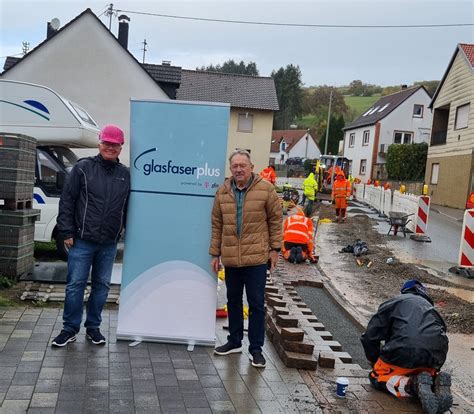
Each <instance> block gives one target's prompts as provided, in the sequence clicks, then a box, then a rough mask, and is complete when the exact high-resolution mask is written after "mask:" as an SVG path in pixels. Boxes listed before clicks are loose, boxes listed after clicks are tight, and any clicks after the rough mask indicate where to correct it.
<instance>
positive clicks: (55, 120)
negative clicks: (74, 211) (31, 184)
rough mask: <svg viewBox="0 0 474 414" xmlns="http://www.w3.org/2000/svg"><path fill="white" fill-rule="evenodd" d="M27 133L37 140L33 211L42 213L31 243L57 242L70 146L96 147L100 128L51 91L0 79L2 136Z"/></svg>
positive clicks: (72, 159) (74, 158)
mask: <svg viewBox="0 0 474 414" xmlns="http://www.w3.org/2000/svg"><path fill="white" fill-rule="evenodd" d="M2 132H3V133H15V134H23V135H28V136H30V137H33V138H36V140H37V151H36V154H37V157H36V171H35V188H34V202H33V204H34V205H33V207H34V208H37V209H39V210H41V217H40V219H39V220H38V221H37V222H36V225H35V241H45V242H49V241H51V240H56V246H57V248H58V253H59V254H60V255H61V256H62V257H63V258H64V257H65V256H66V255H67V252H66V250H65V248H64V243H63V242H62V241H59V240H58V239H57V235H58V234H57V227H56V218H57V215H58V204H59V196H60V195H61V191H62V188H63V185H64V180H65V178H66V175H67V173H68V172H69V171H70V170H71V168H72V166H73V165H74V164H75V162H76V161H77V156H76V154H74V153H73V152H72V151H71V148H97V143H98V136H99V128H98V126H97V124H96V122H95V121H94V120H93V118H92V117H91V116H90V115H89V114H88V113H87V111H85V110H84V109H83V108H81V107H80V106H79V105H77V104H75V103H74V102H71V101H70V100H68V99H66V98H64V97H62V96H60V95H59V94H57V93H56V92H55V91H53V90H52V89H49V88H47V87H45V86H40V85H34V84H31V83H25V82H17V81H12V80H0V133H2Z"/></svg>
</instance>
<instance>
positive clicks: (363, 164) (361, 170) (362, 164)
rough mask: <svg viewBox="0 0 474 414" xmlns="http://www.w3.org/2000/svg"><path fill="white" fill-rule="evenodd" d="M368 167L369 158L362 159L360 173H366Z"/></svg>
mask: <svg viewBox="0 0 474 414" xmlns="http://www.w3.org/2000/svg"><path fill="white" fill-rule="evenodd" d="M366 168H367V160H360V168H359V175H365V170H366Z"/></svg>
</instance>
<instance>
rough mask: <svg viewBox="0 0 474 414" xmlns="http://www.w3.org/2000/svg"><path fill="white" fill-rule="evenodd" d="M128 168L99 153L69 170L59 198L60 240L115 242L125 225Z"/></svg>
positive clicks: (80, 161) (128, 178) (128, 179)
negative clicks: (107, 159) (77, 239)
mask: <svg viewBox="0 0 474 414" xmlns="http://www.w3.org/2000/svg"><path fill="white" fill-rule="evenodd" d="M129 191H130V171H129V169H128V168H127V167H125V166H124V165H122V164H120V163H119V162H112V161H105V160H104V159H103V158H102V156H101V155H100V154H99V155H96V156H95V157H88V158H83V159H81V160H79V161H78V162H77V164H76V165H75V166H74V168H73V169H72V170H71V172H70V174H69V176H68V179H67V181H66V184H65V186H64V189H63V192H62V195H61V199H60V200H59V214H58V220H57V224H58V229H59V232H60V235H61V236H62V237H63V238H64V239H68V238H71V237H74V238H79V239H83V240H87V241H92V242H96V243H101V244H104V243H116V242H117V241H118V239H119V237H120V233H121V231H122V229H123V227H124V224H125V218H126V210H127V201H128V194H129Z"/></svg>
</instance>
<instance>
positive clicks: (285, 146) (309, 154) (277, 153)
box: [270, 129, 321, 165]
mask: <svg viewBox="0 0 474 414" xmlns="http://www.w3.org/2000/svg"><path fill="white" fill-rule="evenodd" d="M320 156H321V150H320V149H319V147H318V144H316V141H315V139H314V138H313V136H312V135H311V134H310V133H309V132H308V130H305V129H302V130H291V129H290V130H275V131H273V132H272V142H271V145H270V164H278V165H283V164H285V163H286V161H287V160H288V159H289V158H296V157H298V158H302V159H305V158H309V159H315V158H319V157H320Z"/></svg>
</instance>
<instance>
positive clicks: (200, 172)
mask: <svg viewBox="0 0 474 414" xmlns="http://www.w3.org/2000/svg"><path fill="white" fill-rule="evenodd" d="M157 151H158V148H151V149H149V150H146V151H144V152H142V153H141V154H140V155H139V156H138V157H137V158H135V161H134V162H133V165H134V167H135V168H136V169H137V170H139V171H140V170H141V171H142V172H143V174H144V175H151V174H174V175H190V176H194V177H196V178H197V179H198V180H199V179H200V178H201V177H219V176H220V175H221V172H220V170H219V168H211V167H209V165H208V164H207V162H206V163H205V164H204V166H191V165H178V164H176V163H175V162H174V161H173V160H168V161H167V162H165V163H162V162H160V161H156V160H155V159H154V158H151V160H148V158H149V157H145V158H143V160H142V157H144V156H145V155H147V154H150V153H152V152H157ZM139 160H140V161H139Z"/></svg>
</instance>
